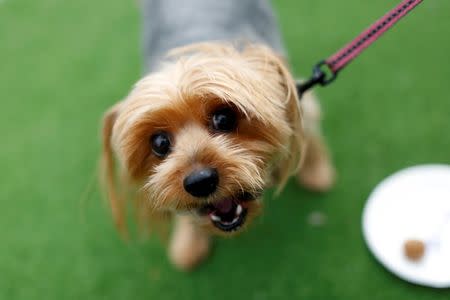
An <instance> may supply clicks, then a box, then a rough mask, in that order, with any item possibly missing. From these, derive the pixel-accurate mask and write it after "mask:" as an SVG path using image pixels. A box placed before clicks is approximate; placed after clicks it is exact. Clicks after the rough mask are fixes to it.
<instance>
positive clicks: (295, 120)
mask: <svg viewBox="0 0 450 300" xmlns="http://www.w3.org/2000/svg"><path fill="white" fill-rule="evenodd" d="M246 51H249V52H251V53H253V54H254V55H256V56H258V57H259V58H263V60H264V61H265V64H266V66H269V67H274V68H275V70H276V72H277V73H278V75H279V76H277V81H278V82H274V83H273V84H277V85H279V86H280V87H281V88H282V89H283V90H284V93H283V94H284V95H285V99H283V101H284V102H283V103H284V107H285V116H286V122H287V123H288V126H289V128H290V132H289V144H288V146H287V147H286V149H284V150H285V151H283V152H282V153H280V156H279V160H278V161H276V162H275V163H276V166H275V170H274V174H273V175H274V176H273V177H274V181H275V182H274V183H275V184H276V186H277V190H278V191H281V189H282V188H283V187H284V185H285V184H286V182H287V180H288V179H289V177H290V176H291V175H293V174H294V173H296V172H297V171H298V169H299V168H300V165H301V158H302V150H303V149H302V144H303V139H304V134H303V125H302V119H301V107H300V101H299V94H298V91H297V84H296V81H295V80H294V78H293V76H292V75H291V72H290V70H289V69H288V67H287V66H286V63H285V60H284V59H283V58H282V57H281V56H280V55H278V54H276V53H274V52H273V51H272V50H271V49H269V48H267V47H265V46H251V47H250V49H247V50H246Z"/></svg>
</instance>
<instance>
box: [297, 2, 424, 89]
mask: <svg viewBox="0 0 450 300" xmlns="http://www.w3.org/2000/svg"><path fill="white" fill-rule="evenodd" d="M422 1H423V0H403V1H402V2H401V3H400V4H399V5H398V6H397V7H395V8H394V9H393V10H391V11H390V12H389V13H387V14H386V15H385V16H383V17H382V18H381V19H379V20H378V21H376V22H375V23H374V24H373V25H372V26H370V27H369V28H368V29H366V30H365V31H363V32H362V33H361V34H360V35H359V36H358V37H356V38H355V39H354V40H353V41H352V42H350V43H349V44H347V45H346V46H345V47H344V48H342V49H341V50H339V51H338V52H336V53H335V54H333V55H332V56H330V57H329V58H328V59H326V60H323V61H321V62H319V63H318V64H317V65H316V66H315V67H314V68H313V75H312V77H311V78H310V79H308V80H307V81H305V82H302V83H300V84H298V85H297V90H298V93H299V95H302V94H303V93H304V92H306V91H307V90H309V89H311V88H312V87H314V86H316V85H318V84H319V85H321V86H327V85H328V84H330V83H331V82H333V81H334V80H335V79H336V77H337V75H338V74H339V72H340V71H341V70H342V69H344V68H345V67H346V66H347V65H348V64H349V63H350V62H351V61H352V60H353V59H355V58H356V57H357V56H359V55H360V54H361V53H362V52H363V51H364V50H365V49H366V48H367V47H369V46H370V45H371V44H373V43H374V42H375V41H376V40H377V39H378V38H379V37H380V36H382V35H383V33H385V32H386V31H387V30H389V29H390V28H391V27H392V26H394V25H395V23H397V22H398V21H399V20H400V19H401V18H403V17H404V16H405V15H406V14H407V13H409V12H410V11H411V10H413V9H414V8H415V7H417V6H418V5H419V4H420V3H422ZM325 67H327V68H328V71H325V70H324V69H325Z"/></svg>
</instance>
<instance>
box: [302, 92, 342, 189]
mask: <svg viewBox="0 0 450 300" xmlns="http://www.w3.org/2000/svg"><path fill="white" fill-rule="evenodd" d="M301 106H302V110H303V122H304V127H305V144H306V147H305V153H304V161H303V164H302V167H301V168H300V172H299V174H298V180H299V182H300V183H301V184H302V185H304V186H305V187H306V188H308V189H311V190H313V191H319V192H323V191H327V190H329V189H330V188H331V187H332V185H333V184H334V181H335V170H334V167H333V165H332V162H331V159H330V156H329V153H328V149H327V146H326V144H325V142H324V140H323V137H322V134H321V130H320V114H321V113H320V106H319V103H318V102H317V100H316V98H315V97H314V95H313V94H311V93H307V94H305V95H303V98H302V100H301Z"/></svg>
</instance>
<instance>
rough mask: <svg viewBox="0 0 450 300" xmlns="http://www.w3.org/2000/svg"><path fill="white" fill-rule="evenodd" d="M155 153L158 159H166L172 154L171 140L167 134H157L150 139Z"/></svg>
mask: <svg viewBox="0 0 450 300" xmlns="http://www.w3.org/2000/svg"><path fill="white" fill-rule="evenodd" d="M150 144H151V146H152V151H153V153H154V154H155V155H156V156H158V157H161V158H162V157H165V156H166V155H167V154H169V152H170V138H169V134H168V133H167V132H164V131H161V132H158V133H155V134H153V135H152V136H151V138H150Z"/></svg>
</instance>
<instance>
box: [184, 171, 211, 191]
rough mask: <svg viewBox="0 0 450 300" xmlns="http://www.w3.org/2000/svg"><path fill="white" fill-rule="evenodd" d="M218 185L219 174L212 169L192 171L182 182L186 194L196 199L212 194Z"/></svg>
mask: <svg viewBox="0 0 450 300" xmlns="http://www.w3.org/2000/svg"><path fill="white" fill-rule="evenodd" d="M218 183H219V174H218V173H217V170H216V169H213V168H205V169H201V170H197V171H194V172H192V173H191V174H189V175H188V176H187V177H186V178H184V181H183V185H184V189H185V190H186V192H188V193H189V194H191V195H192V196H194V197H198V198H203V197H207V196H209V195H211V194H212V193H214V192H215V191H216V188H217V184H218Z"/></svg>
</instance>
